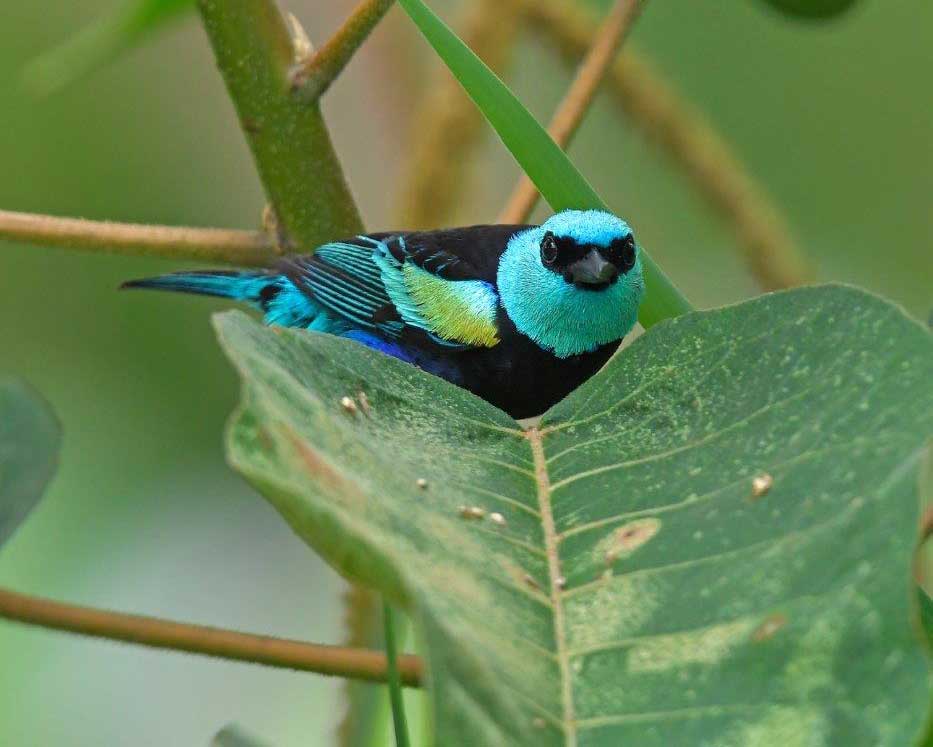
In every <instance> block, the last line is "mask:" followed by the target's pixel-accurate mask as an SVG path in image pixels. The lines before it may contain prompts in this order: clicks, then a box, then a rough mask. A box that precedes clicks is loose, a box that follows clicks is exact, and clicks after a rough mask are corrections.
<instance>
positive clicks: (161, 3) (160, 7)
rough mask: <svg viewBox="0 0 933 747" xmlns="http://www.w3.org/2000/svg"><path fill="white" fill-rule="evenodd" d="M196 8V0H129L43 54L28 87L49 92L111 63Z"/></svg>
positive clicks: (28, 77)
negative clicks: (187, 11)
mask: <svg viewBox="0 0 933 747" xmlns="http://www.w3.org/2000/svg"><path fill="white" fill-rule="evenodd" d="M193 7H194V0H127V2H126V3H125V4H124V5H123V7H121V8H120V9H118V10H116V11H115V12H113V13H111V14H109V15H106V16H103V17H102V18H99V19H97V20H96V21H94V22H92V23H91V24H89V25H88V26H86V27H85V28H83V29H81V30H80V31H78V32H77V33H76V34H75V35H74V36H73V37H71V38H70V39H68V40H67V41H65V42H63V43H62V44H60V45H59V46H57V47H55V48H53V49H50V50H49V51H47V52H44V53H43V54H41V55H40V56H39V57H37V58H36V59H35V60H33V61H32V62H31V63H30V65H29V66H28V67H27V68H26V72H25V75H26V80H27V83H28V84H29V86H30V87H31V88H32V89H33V90H35V91H37V92H39V93H50V92H52V91H55V90H57V89H59V88H61V87H62V86H65V85H67V84H68V83H71V82H73V81H75V80H77V79H78V78H80V77H82V76H84V75H87V74H88V73H90V72H92V71H93V70H95V69H96V68H98V67H100V66H102V65H104V64H106V63H108V62H110V61H111V60H112V59H114V58H115V57H116V56H117V55H119V54H120V53H121V52H123V51H124V50H126V49H128V48H130V47H133V46H135V45H136V44H138V43H139V42H140V41H142V40H143V39H145V38H146V37H148V36H149V35H150V34H152V33H154V32H155V31H157V30H159V29H161V28H162V27H163V26H165V25H166V24H167V23H168V22H170V21H174V20H175V19H176V18H178V17H179V16H181V14H182V13H183V12H184V11H186V10H189V9H191V8H193Z"/></svg>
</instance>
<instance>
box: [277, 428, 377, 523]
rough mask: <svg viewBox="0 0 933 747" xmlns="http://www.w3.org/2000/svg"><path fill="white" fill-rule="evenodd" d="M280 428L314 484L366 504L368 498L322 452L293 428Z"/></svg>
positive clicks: (351, 500)
mask: <svg viewBox="0 0 933 747" xmlns="http://www.w3.org/2000/svg"><path fill="white" fill-rule="evenodd" d="M279 428H280V430H281V431H282V433H284V434H285V437H286V438H287V439H288V440H289V442H290V443H291V445H292V447H293V448H294V449H295V451H296V453H297V454H298V457H299V459H300V460H301V464H302V466H303V467H304V469H305V472H306V473H307V474H308V476H309V477H310V478H311V479H312V480H313V481H314V482H316V483H318V484H320V485H321V486H322V487H323V488H325V489H327V490H329V491H330V492H332V493H335V494H338V495H340V496H342V497H344V498H346V499H347V500H348V501H349V502H352V503H355V504H357V505H361V504H363V503H365V502H366V498H365V496H364V495H363V494H362V493H361V492H360V489H359V488H358V487H357V486H356V485H355V484H354V483H352V482H351V481H350V480H348V479H347V478H346V477H345V476H344V475H343V474H341V473H340V472H338V471H337V469H335V468H334V467H333V465H331V464H330V463H329V462H328V461H327V460H326V459H325V458H324V456H323V455H322V454H321V453H320V452H318V451H317V450H315V449H314V448H313V447H312V446H310V445H309V444H308V443H307V442H306V441H304V440H303V439H302V438H301V436H300V435H298V434H297V433H296V432H295V431H294V430H293V429H292V428H290V427H289V426H287V425H284V424H283V425H280V426H279Z"/></svg>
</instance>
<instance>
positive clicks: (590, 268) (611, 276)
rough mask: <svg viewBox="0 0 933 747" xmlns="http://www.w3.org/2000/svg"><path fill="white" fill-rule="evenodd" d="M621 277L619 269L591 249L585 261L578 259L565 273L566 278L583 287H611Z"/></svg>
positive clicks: (584, 258)
mask: <svg viewBox="0 0 933 747" xmlns="http://www.w3.org/2000/svg"><path fill="white" fill-rule="evenodd" d="M618 276H619V269H618V268H617V267H616V266H615V265H614V264H612V262H607V261H606V260H605V259H603V258H602V256H601V255H600V253H599V252H598V251H596V250H595V249H591V250H590V251H589V252H588V253H587V255H586V256H585V257H583V259H578V260H577V261H576V262H574V263H573V264H572V265H570V266H569V267H568V268H567V270H566V272H565V273H564V278H566V279H567V280H568V281H569V282H571V283H574V284H575V285H578V286H582V287H591V288H594V289H595V288H599V287H602V286H606V285H609V284H610V283H611V282H613V281H614V280H615V279H616V278H617V277H618Z"/></svg>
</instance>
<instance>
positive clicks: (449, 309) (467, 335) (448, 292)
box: [402, 264, 499, 348]
mask: <svg viewBox="0 0 933 747" xmlns="http://www.w3.org/2000/svg"><path fill="white" fill-rule="evenodd" d="M402 272H403V274H404V277H405V287H406V290H407V291H408V296H409V297H410V298H411V300H412V302H413V303H414V305H415V306H416V308H417V312H418V316H420V317H421V318H422V319H423V320H424V322H425V326H426V328H428V329H430V331H431V332H433V333H434V334H435V335H437V336H438V337H440V338H442V339H444V340H449V341H451V342H461V343H464V344H466V345H472V346H476V347H485V348H491V347H493V346H494V345H497V344H498V343H499V335H498V329H497V327H496V307H497V306H498V303H499V297H498V296H497V295H496V292H495V290H493V288H492V287H491V286H490V285H489V284H488V283H484V282H483V281H481V280H444V279H443V278H440V277H437V276H436V275H432V274H431V273H429V272H426V271H425V270H422V269H421V268H420V267H416V266H414V265H410V264H406V265H404V266H403V267H402Z"/></svg>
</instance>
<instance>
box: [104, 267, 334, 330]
mask: <svg viewBox="0 0 933 747" xmlns="http://www.w3.org/2000/svg"><path fill="white" fill-rule="evenodd" d="M120 287H121V288H150V289H152V290H164V291H175V292H177V293H197V294H200V295H203V296H218V297H220V298H229V299H231V300H234V301H244V302H246V303H249V304H251V305H253V306H255V307H256V308H258V309H260V310H262V311H263V312H264V313H265V316H266V323H267V324H278V325H281V326H283V327H306V326H309V325H314V324H316V325H317V328H321V329H322V330H323V331H331V330H330V327H331V326H335V327H336V326H338V325H336V324H335V323H333V321H332V320H330V319H329V317H328V315H327V314H324V313H323V310H322V309H321V308H320V307H319V306H318V305H317V304H315V303H314V302H313V301H311V300H310V299H309V298H308V297H307V296H306V295H305V294H304V293H302V292H301V291H300V290H299V289H298V288H296V287H295V286H294V284H293V283H292V282H291V281H290V280H288V278H286V277H285V276H284V275H278V274H275V273H271V272H237V271H235V270H234V271H224V270H205V271H202V272H176V273H172V274H170V275H160V276H158V277H154V278H143V279H141V280H129V281H127V282H125V283H123V285H122V286H120Z"/></svg>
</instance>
